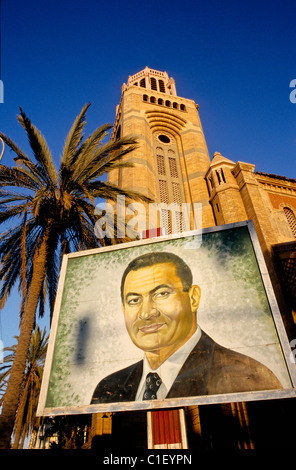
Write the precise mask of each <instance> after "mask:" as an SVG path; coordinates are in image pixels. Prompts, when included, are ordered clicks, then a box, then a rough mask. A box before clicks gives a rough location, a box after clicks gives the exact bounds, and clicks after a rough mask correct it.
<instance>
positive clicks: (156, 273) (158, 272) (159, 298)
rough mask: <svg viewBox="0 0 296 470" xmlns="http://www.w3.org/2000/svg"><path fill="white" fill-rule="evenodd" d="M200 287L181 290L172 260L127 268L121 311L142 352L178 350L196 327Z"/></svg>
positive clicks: (180, 282)
mask: <svg viewBox="0 0 296 470" xmlns="http://www.w3.org/2000/svg"><path fill="white" fill-rule="evenodd" d="M199 299H200V289H199V287H198V286H192V287H191V288H190V290H189V292H184V291H183V285H182V281H181V279H180V278H179V277H178V276H177V275H176V268H175V266H174V265H173V264H172V263H161V264H156V265H154V266H150V267H146V268H142V269H139V270H137V271H130V272H129V273H128V275H127V277H126V280H125V285H124V304H123V311H124V317H125V323H126V327H127V330H128V333H129V335H130V337H131V339H132V341H133V342H134V343H135V345H136V346H138V347H139V348H141V349H143V350H144V351H151V352H152V351H158V350H160V349H163V348H164V349H166V350H167V351H170V354H171V353H172V352H174V351H175V350H176V349H178V348H179V347H180V346H181V345H182V344H183V343H185V341H186V340H187V339H188V338H189V337H190V336H191V335H192V334H193V333H194V331H195V330H196V315H195V311H196V309H197V307H198V304H199Z"/></svg>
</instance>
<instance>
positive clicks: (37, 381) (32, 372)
mask: <svg viewBox="0 0 296 470" xmlns="http://www.w3.org/2000/svg"><path fill="white" fill-rule="evenodd" d="M15 338H16V339H18V337H17V336H15ZM47 342H48V336H46V330H45V329H44V330H43V331H41V330H40V328H39V326H36V328H35V329H34V331H33V334H32V337H31V342H30V347H29V353H28V357H27V363H26V369H25V374H24V379H23V383H22V391H21V397H20V401H19V406H18V409H17V415H16V420H15V426H14V442H13V446H12V448H13V449H18V448H19V447H20V448H22V447H23V443H24V440H25V438H26V437H27V436H28V435H29V434H30V432H32V430H33V429H36V428H38V426H39V424H40V421H41V418H37V417H36V410H37V404H38V398H39V393H40V387H41V379H42V373H43V367H44V361H45V356H46V351H47ZM16 348H17V345H16V344H15V345H13V346H11V347H6V348H4V351H6V352H9V353H10V354H9V355H7V356H6V357H5V359H4V363H3V365H2V366H1V367H0V371H1V372H2V373H1V374H0V387H1V391H4V390H5V386H6V384H7V379H8V377H9V374H10V371H11V367H12V365H11V364H12V363H13V360H14V357H15V352H16ZM2 401H3V395H2V396H1V397H0V405H1V404H2ZM20 440H21V443H20Z"/></svg>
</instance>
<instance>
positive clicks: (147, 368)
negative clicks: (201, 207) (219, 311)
mask: <svg viewBox="0 0 296 470" xmlns="http://www.w3.org/2000/svg"><path fill="white" fill-rule="evenodd" d="M201 295H202V292H201V288H200V287H199V286H198V285H195V284H194V283H193V276H192V272H191V269H190V268H189V266H188V265H187V263H185V261H184V260H183V259H182V258H181V257H179V256H178V255H176V254H174V253H171V252H165V251H159V252H157V251H156V252H152V253H146V254H143V255H141V256H138V257H137V258H135V259H133V260H132V261H131V262H130V263H129V264H128V266H127V267H126V269H125V271H124V273H123V275H122V279H121V303H122V310H123V315H124V320H125V325H126V329H127V332H128V334H129V337H130V339H131V341H132V342H133V343H134V345H136V346H137V348H139V349H140V350H142V351H143V359H142V360H140V361H137V362H136V363H134V364H132V365H130V366H128V367H125V368H123V369H120V370H118V371H117V372H114V373H112V374H110V375H108V376H106V377H105V378H103V379H102V380H100V381H99V383H98V385H97V386H96V387H95V390H94V392H93V396H92V399H91V404H101V403H115V402H124V401H141V400H153V399H164V398H179V397H190V396H200V395H216V394H227V393H237V392H247V391H261V390H262V391H263V390H275V389H281V388H282V385H281V383H280V381H279V380H278V378H277V377H276V376H275V375H274V373H273V372H272V371H271V370H270V369H269V368H268V367H266V366H265V365H263V364H262V363H260V362H259V361H257V360H255V359H253V358H251V357H248V356H247V355H244V354H242V353H239V352H236V351H234V350H231V349H228V348H226V347H223V346H221V345H220V344H217V343H216V342H215V341H214V340H213V339H212V338H211V337H210V336H209V335H208V334H207V333H206V332H205V331H203V330H202V328H201V327H200V326H199V324H198V322H197V317H196V312H197V310H198V307H199V303H200V299H201ZM217 321H219V319H218V320H217Z"/></svg>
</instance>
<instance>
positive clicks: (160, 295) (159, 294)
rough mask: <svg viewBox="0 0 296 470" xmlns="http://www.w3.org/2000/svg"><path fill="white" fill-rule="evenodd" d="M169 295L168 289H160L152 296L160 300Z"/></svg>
mask: <svg viewBox="0 0 296 470" xmlns="http://www.w3.org/2000/svg"><path fill="white" fill-rule="evenodd" d="M169 295H170V291H168V290H162V291H159V292H156V293H155V294H154V296H153V298H154V299H155V300H160V299H165V298H167V297H168V296H169Z"/></svg>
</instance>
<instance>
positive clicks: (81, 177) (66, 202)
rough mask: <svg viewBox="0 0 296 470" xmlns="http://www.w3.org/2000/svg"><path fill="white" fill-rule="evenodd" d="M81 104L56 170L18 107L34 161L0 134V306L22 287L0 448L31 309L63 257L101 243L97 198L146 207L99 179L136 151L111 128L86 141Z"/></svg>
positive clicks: (52, 290) (16, 391)
mask: <svg viewBox="0 0 296 470" xmlns="http://www.w3.org/2000/svg"><path fill="white" fill-rule="evenodd" d="M88 107H89V104H86V105H85V106H84V107H83V108H82V110H81V112H80V114H79V115H78V116H77V118H76V119H75V121H74V123H73V125H72V128H71V129H70V132H69V134H68V135H67V137H66V140H65V145H64V148H63V153H62V156H61V163H60V167H59V170H58V169H57V168H56V166H55V164H54V161H53V157H52V154H51V152H50V150H49V148H48V145H47V142H46V140H45V138H44V137H43V135H42V134H41V133H40V131H39V130H38V129H37V128H36V127H35V126H34V125H33V124H32V122H31V121H30V119H29V118H28V117H27V116H26V114H25V113H24V112H23V110H22V109H21V108H20V115H19V116H18V121H19V123H20V124H21V125H22V127H23V128H24V129H25V131H26V134H27V137H28V140H29V143H30V146H31V149H32V152H33V156H34V159H31V158H29V156H28V155H27V154H25V153H24V152H23V151H22V150H21V149H20V148H19V147H18V146H17V145H16V144H15V143H14V142H13V141H12V140H11V139H10V138H9V137H7V136H5V135H4V134H2V133H0V137H1V138H2V139H3V141H4V142H5V143H6V145H7V146H8V147H10V148H11V149H12V150H13V151H14V153H15V154H16V157H15V161H16V166H13V167H8V166H5V165H0V223H4V222H7V221H10V220H17V223H16V225H15V226H14V227H11V228H9V230H7V231H6V232H5V233H3V234H2V235H1V236H0V261H1V265H2V266H1V269H0V280H2V289H1V291H0V308H1V307H3V305H4V303H5V301H6V299H7V296H8V295H9V293H10V291H11V289H12V287H13V286H14V284H15V282H16V280H17V279H18V280H19V286H20V289H21V290H22V299H23V301H22V308H21V325H20V335H19V341H18V344H17V349H16V352H15V359H14V362H13V366H12V368H11V372H10V375H9V381H8V384H7V389H6V393H5V395H4V400H3V407H2V415H1V421H0V434H2V436H1V438H0V448H9V442H10V436H11V433H12V430H13V424H14V419H15V414H16V410H17V406H18V403H19V396H20V392H21V385H22V379H23V374H24V370H25V366H26V359H27V354H28V350H29V345H30V339H31V334H32V331H33V328H34V324H35V316H36V310H37V308H38V304H39V312H40V314H43V312H44V304H45V299H46V295H47V296H48V300H49V307H50V311H51V312H52V310H53V305H54V299H55V294H56V288H57V280H58V273H59V268H60V263H61V257H62V255H63V254H64V253H68V252H70V251H78V250H83V249H88V248H93V247H97V246H99V242H101V243H103V242H104V241H103V240H99V241H98V240H97V238H96V236H95V234H94V224H95V221H96V216H95V214H94V204H95V200H96V199H98V198H102V199H109V200H113V201H115V200H116V198H117V196H118V195H123V196H125V197H126V198H130V199H134V200H143V201H146V202H149V199H148V198H146V197H144V196H141V195H139V194H138V193H135V192H131V191H124V190H123V189H120V188H118V187H116V186H115V185H113V184H110V183H108V182H105V181H103V179H102V177H103V176H104V175H105V174H106V173H108V172H109V171H111V170H113V169H117V168H120V167H124V166H131V165H130V164H128V163H127V162H126V161H123V157H125V156H126V155H128V154H129V153H130V152H131V151H132V150H134V149H135V148H136V141H135V139H134V138H132V137H131V138H122V139H117V140H115V141H108V142H106V143H104V142H103V140H104V139H105V137H106V136H107V135H108V131H109V130H110V129H111V125H107V124H106V125H103V126H101V127H99V128H97V129H96V130H95V131H94V132H93V133H92V134H91V135H90V136H89V137H87V138H84V133H83V130H84V127H85V124H86V112H87V109H88Z"/></svg>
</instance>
